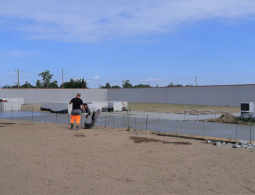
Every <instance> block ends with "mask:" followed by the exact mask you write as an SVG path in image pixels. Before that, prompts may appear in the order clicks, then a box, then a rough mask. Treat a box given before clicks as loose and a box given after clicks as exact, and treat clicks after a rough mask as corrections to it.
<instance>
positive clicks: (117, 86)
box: [112, 85, 120, 88]
mask: <svg viewBox="0 0 255 195" xmlns="http://www.w3.org/2000/svg"><path fill="white" fill-rule="evenodd" d="M112 88H120V86H119V85H113V86H112Z"/></svg>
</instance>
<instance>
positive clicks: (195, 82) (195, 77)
mask: <svg viewBox="0 0 255 195" xmlns="http://www.w3.org/2000/svg"><path fill="white" fill-rule="evenodd" d="M195 86H197V77H195Z"/></svg>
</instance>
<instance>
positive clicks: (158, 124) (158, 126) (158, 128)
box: [158, 118, 159, 131]
mask: <svg viewBox="0 0 255 195" xmlns="http://www.w3.org/2000/svg"><path fill="white" fill-rule="evenodd" d="M158 131H159V118H158Z"/></svg>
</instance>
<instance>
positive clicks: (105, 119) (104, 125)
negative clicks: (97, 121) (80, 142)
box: [104, 116, 106, 128]
mask: <svg viewBox="0 0 255 195" xmlns="http://www.w3.org/2000/svg"><path fill="white" fill-rule="evenodd" d="M104 128H106V116H105V117H104Z"/></svg>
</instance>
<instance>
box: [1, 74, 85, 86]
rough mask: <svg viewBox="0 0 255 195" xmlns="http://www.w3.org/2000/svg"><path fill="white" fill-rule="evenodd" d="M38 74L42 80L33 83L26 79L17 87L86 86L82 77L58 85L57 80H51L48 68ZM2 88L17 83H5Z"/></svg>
mask: <svg viewBox="0 0 255 195" xmlns="http://www.w3.org/2000/svg"><path fill="white" fill-rule="evenodd" d="M38 76H40V77H42V80H37V81H36V84H35V85H32V84H30V83H29V82H27V81H26V83H25V84H24V85H21V86H19V88H88V87H87V82H86V81H85V80H84V79H76V80H74V79H70V81H67V82H64V83H63V85H62V84H61V85H60V86H58V81H56V80H53V81H52V77H53V75H52V74H50V71H49V70H46V71H44V72H42V73H40V74H38ZM3 88H18V85H13V86H9V85H6V86H4V87H3Z"/></svg>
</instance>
